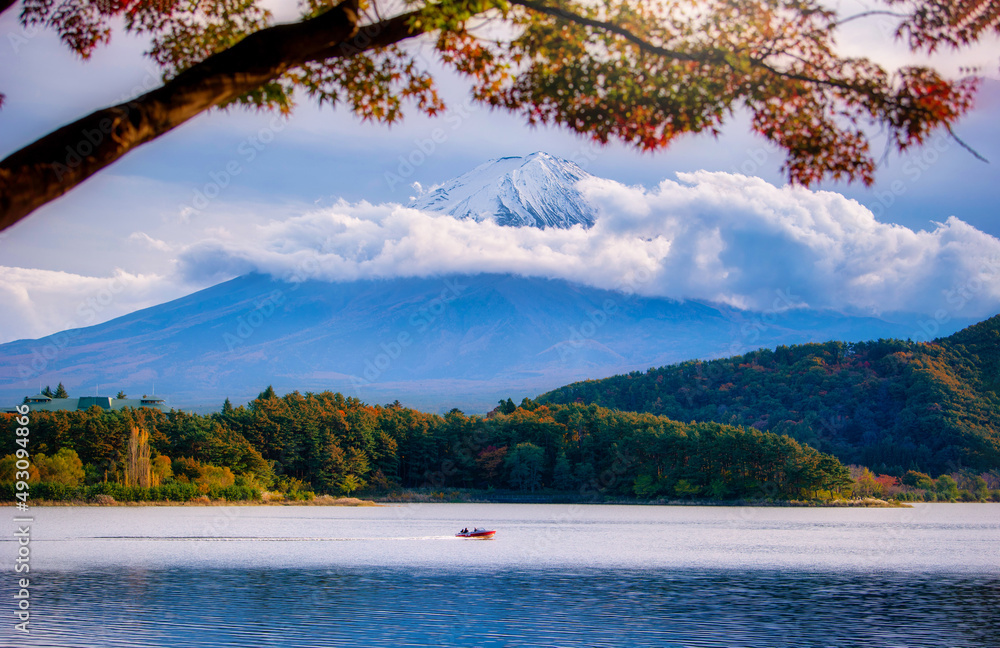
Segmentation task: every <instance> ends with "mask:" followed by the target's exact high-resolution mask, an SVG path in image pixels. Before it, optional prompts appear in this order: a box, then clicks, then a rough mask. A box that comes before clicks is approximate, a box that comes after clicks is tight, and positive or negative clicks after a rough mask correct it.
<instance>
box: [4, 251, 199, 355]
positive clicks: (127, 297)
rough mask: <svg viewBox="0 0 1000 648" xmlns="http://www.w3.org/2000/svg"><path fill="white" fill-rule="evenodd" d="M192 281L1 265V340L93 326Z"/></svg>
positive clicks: (178, 292)
mask: <svg viewBox="0 0 1000 648" xmlns="http://www.w3.org/2000/svg"><path fill="white" fill-rule="evenodd" d="M190 290H191V289H190V287H186V286H182V285H179V284H177V283H175V282H173V281H171V280H170V279H168V278H165V277H162V276H159V275H143V274H131V273H128V272H125V271H123V270H116V271H115V272H114V273H113V274H112V275H110V276H106V277H89V276H84V275H78V274H73V273H69V272H58V271H53V270H38V269H33V268H12V267H7V266H0V301H2V302H3V303H4V304H5V306H6V308H5V312H6V313H7V314H8V316H7V317H4V318H2V319H0V342H9V341H11V340H17V339H22V338H36V337H40V336H44V335H48V334H51V333H55V332H57V331H63V330H67V329H74V328H82V327H86V326H92V325H94V324H99V323H101V322H106V321H108V320H111V319H114V318H116V317H120V316H122V315H126V314H128V313H131V312H133V311H136V310H139V309H141V308H147V307H149V306H154V305H156V304H159V303H162V302H164V301H168V300H170V299H175V298H177V297H180V296H182V295H184V294H186V293H188V292H190Z"/></svg>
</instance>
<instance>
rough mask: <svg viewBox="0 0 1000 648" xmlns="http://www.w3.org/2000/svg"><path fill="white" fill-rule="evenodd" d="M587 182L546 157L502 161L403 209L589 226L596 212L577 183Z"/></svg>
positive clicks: (514, 222) (516, 223)
mask: <svg viewBox="0 0 1000 648" xmlns="http://www.w3.org/2000/svg"><path fill="white" fill-rule="evenodd" d="M592 177H593V176H591V175H590V174H589V173H587V172H586V171H584V170H583V169H581V168H580V167H579V166H577V165H576V164H574V163H572V162H570V161H568V160H563V159H560V158H557V157H553V156H551V155H549V154H548V153H542V152H536V153H532V154H531V155H528V156H525V157H504V158H499V159H496V160H490V161H489V162H486V163H484V164H481V165H479V166H478V167H476V168H475V169H473V170H472V171H469V172H468V173H465V174H462V175H460V176H458V177H457V178H452V179H451V180H448V181H447V182H443V183H441V184H438V185H434V186H433V187H430V188H428V189H427V190H425V191H422V192H421V194H420V195H419V196H417V197H416V198H415V199H414V200H413V201H412V202H411V203H410V204H409V206H410V207H412V208H414V209H420V210H424V211H434V212H442V213H446V214H451V215H452V216H454V217H456V218H472V219H475V220H477V221H483V220H492V221H494V222H496V223H497V224H499V225H508V226H512V227H525V226H527V227H538V228H542V229H544V228H546V227H559V228H563V229H568V228H570V227H572V226H573V225H577V224H581V225H583V226H584V227H590V226H591V225H593V224H594V219H595V217H596V215H597V210H596V209H595V208H594V206H593V205H592V204H591V203H590V202H589V201H587V199H586V198H584V196H583V194H581V193H580V191H579V190H578V189H577V184H578V183H579V182H580V181H581V180H585V179H587V178H592Z"/></svg>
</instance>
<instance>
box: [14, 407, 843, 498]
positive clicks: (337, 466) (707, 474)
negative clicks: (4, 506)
mask: <svg viewBox="0 0 1000 648" xmlns="http://www.w3.org/2000/svg"><path fill="white" fill-rule="evenodd" d="M0 423H2V424H3V429H4V430H5V431H6V434H4V435H3V445H2V447H0V456H2V455H10V454H11V453H13V452H14V450H15V446H14V430H15V427H16V424H15V422H14V420H13V417H12V416H7V417H5V419H4V420H3V421H2V422H0ZM31 443H32V447H33V458H34V464H35V466H36V471H37V472H38V473H39V474H37V475H36V476H34V479H35V480H36V481H38V482H44V483H46V484H51V483H60V484H62V486H61V487H59V489H61V490H59V489H57V490H59V492H61V493H63V494H64V495H71V494H73V493H75V494H76V495H77V496H87V495H91V496H92V495H94V494H102V493H103V494H112V495H113V494H114V493H116V492H117V493H118V497H116V499H119V498H125V499H173V498H174V497H177V498H180V499H184V498H190V497H196V496H199V495H209V496H212V497H226V496H227V495H226V494H225V493H227V492H228V494H229V496H230V497H232V498H235V496H237V495H248V494H249V493H250V492H251V491H252V492H254V493H258V495H257V496H259V493H260V492H262V491H267V490H270V491H280V492H283V493H285V494H286V495H287V496H289V497H309V496H311V495H310V493H329V494H352V493H355V492H358V491H365V492H388V491H393V490H398V489H412V488H431V489H447V488H475V489H513V490H519V491H526V492H532V491H539V490H543V489H544V490H557V491H567V492H569V491H572V492H576V493H580V494H588V493H589V494H593V495H595V496H603V495H608V496H617V497H640V498H664V499H677V498H688V499H693V498H712V499H732V500H735V499H760V498H772V499H812V498H829V497H834V496H837V495H840V496H848V495H850V494H851V493H852V484H853V480H852V479H851V477H850V475H849V472H848V469H847V468H846V467H845V466H844V465H843V464H841V463H840V461H838V460H837V459H836V458H835V457H833V456H831V455H829V454H824V453H821V452H818V451H817V450H815V449H813V448H811V447H809V446H807V445H803V444H801V443H799V442H797V441H795V440H794V439H792V438H791V437H789V436H787V435H778V434H774V433H771V432H766V431H761V430H757V429H754V428H740V427H734V426H730V425H725V424H720V423H714V422H695V423H689V424H685V423H680V422H678V421H674V420H671V419H669V418H667V417H664V416H658V415H654V414H649V413H636V412H623V411H615V410H611V409H607V408H604V407H600V406H597V405H580V404H568V405H556V404H552V405H543V404H539V403H537V402H534V401H531V400H529V399H524V400H523V401H522V402H521V403H520V405H515V404H514V403H513V402H512V401H511V400H510V399H507V400H506V401H502V402H501V404H500V406H499V407H497V408H496V409H495V410H493V411H492V412H490V413H489V414H487V415H486V416H475V415H473V416H469V415H466V414H464V413H462V412H461V411H459V410H452V411H450V412H448V413H447V414H445V415H436V414H428V413H424V412H420V411H417V410H414V409H410V408H405V407H402V406H401V405H400V404H399V403H398V402H397V403H392V404H388V405H368V404H365V403H363V402H361V401H359V400H357V399H355V398H350V397H345V396H343V395H342V394H335V393H330V392H323V393H306V394H300V393H299V392H293V393H290V394H286V395H284V396H278V395H277V394H276V393H275V392H274V390H273V389H271V388H270V387H268V388H267V389H266V390H265V391H264V392H262V393H261V394H260V395H259V396H258V397H257V398H256V399H254V400H253V401H252V402H250V403H249V404H248V405H246V406H241V407H235V408H234V407H233V406H232V405H231V404H230V403H229V401H228V400H227V401H226V403H225V404H224V406H223V408H222V410H221V411H220V412H218V413H214V414H209V415H197V414H189V413H185V412H181V411H176V410H174V411H171V412H162V411H159V410H154V409H139V410H132V409H124V410H120V411H108V410H102V409H100V408H97V407H93V408H91V409H90V410H88V411H57V412H34V413H32V414H31ZM57 457H58V458H59V460H58V461H57V462H55V463H53V462H54V461H55V458H57ZM8 459H9V457H8ZM5 462H8V460H7V459H4V460H0V482H4V481H8V480H9V479H10V477H9V475H8V474H7V473H8V472H10V470H8V468H9V467H7V466H6V463H5ZM47 488H48V487H47ZM53 488H54V487H53ZM74 489H76V490H74ZM87 489H90V490H87ZM115 489H118V490H117V491H116V490H115ZM143 489H145V490H143ZM226 489H230V490H229V491H226ZM239 489H244V490H239ZM241 498H243V497H241Z"/></svg>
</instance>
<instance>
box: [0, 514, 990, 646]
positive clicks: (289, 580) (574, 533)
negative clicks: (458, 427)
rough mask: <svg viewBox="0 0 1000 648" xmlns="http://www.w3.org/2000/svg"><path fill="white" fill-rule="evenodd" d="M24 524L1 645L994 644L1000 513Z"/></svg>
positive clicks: (71, 517)
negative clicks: (19, 614)
mask: <svg viewBox="0 0 1000 648" xmlns="http://www.w3.org/2000/svg"><path fill="white" fill-rule="evenodd" d="M6 515H7V520H8V526H9V528H10V529H11V531H13V528H14V523H13V522H12V521H11V519H12V518H13V516H14V512H13V510H11V509H8V510H7V513H6ZM32 515H33V516H34V518H35V519H34V522H33V523H32V529H31V530H32V540H31V574H30V577H31V584H32V589H31V602H32V605H31V613H32V616H31V629H32V632H31V634H30V636H24V635H19V634H17V633H15V632H14V631H13V624H14V623H15V621H14V619H13V613H12V612H11V613H8V614H4V615H3V616H4V618H5V619H6V621H4V625H3V627H2V628H0V645H11V646H31V647H35V646H38V647H43V646H44V647H59V648H64V647H65V648H77V647H92V646H93V647H104V646H107V647H118V646H121V647H135V646H157V647H158V646H171V647H172V646H178V647H181V646H281V647H290V646H316V647H319V646H443V645H450V644H457V645H462V646H753V647H756V646H760V647H767V648H773V647H780V646H824V647H826V646H829V647H835V648H844V647H847V646H900V647H906V648H915V647H922V646H934V647H940V646H949V647H980V646H981V647H984V648H985V647H988V648H996V647H997V646H1000V504H924V505H918V506H916V507H914V508H912V509H799V508H795V509H793V508H727V507H653V506H589V505H541V504H532V505H523V504H411V505H398V506H387V507H377V508H336V507H206V508H197V507H163V508H160V507H156V508H153V507H149V508H45V509H34V510H33V511H32ZM464 526H470V527H471V526H481V527H482V526H487V527H489V528H494V529H496V530H497V535H496V538H495V539H493V540H487V541H482V540H465V539H457V538H454V537H453V536H452V534H454V533H455V532H456V531H458V530H459V529H460V528H462V527H464ZM5 536H6V537H4V538H3V539H2V541H0V550H2V551H3V552H4V564H6V565H8V569H7V572H8V574H7V576H6V577H4V578H3V579H2V581H3V582H2V583H0V589H2V592H0V596H3V597H4V600H5V605H6V606H8V607H6V608H5V609H7V610H12V606H11V604H10V602H11V601H13V595H14V584H15V583H14V580H15V574H14V573H13V569H12V567H11V566H12V565H13V564H14V554H15V552H16V544H15V542H14V541H13V540H12V537H13V536H12V533H6V534H5Z"/></svg>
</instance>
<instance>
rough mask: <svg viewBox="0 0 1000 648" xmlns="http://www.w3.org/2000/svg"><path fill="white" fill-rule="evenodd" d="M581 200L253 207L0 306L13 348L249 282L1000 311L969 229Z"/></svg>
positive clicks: (748, 206)
mask: <svg viewBox="0 0 1000 648" xmlns="http://www.w3.org/2000/svg"><path fill="white" fill-rule="evenodd" d="M582 188H583V190H584V192H585V194H586V195H587V196H588V197H589V198H590V199H591V200H592V201H593V202H594V203H595V204H596V205H597V206H598V209H599V212H600V216H599V218H598V221H597V224H596V225H595V226H594V227H593V228H591V229H589V230H586V229H583V228H582V227H575V228H572V229H569V230H560V229H546V230H539V229H534V228H510V227H501V226H498V225H495V224H493V223H490V222H476V221H471V220H469V221H463V220H456V219H454V218H451V217H449V216H442V215H438V214H431V213H424V212H420V211H416V210H413V209H408V208H405V207H401V206H399V205H395V204H380V205H376V204H371V203H367V202H361V203H347V202H339V203H337V204H335V205H334V206H332V207H325V208H321V209H316V210H312V211H308V212H304V213H301V212H300V214H299V215H297V216H291V217H287V216H285V214H286V213H287V212H288V210H283V209H277V210H275V211H277V212H278V213H280V214H281V216H280V218H279V219H274V220H269V221H268V220H265V218H264V214H263V213H255V211H256V212H261V209H259V208H258V209H257V210H254V209H253V208H252V207H246V206H244V209H246V210H247V213H246V214H245V216H243V217H242V218H240V219H238V220H242V222H243V223H244V224H243V225H242V226H236V225H235V224H234V223H235V222H236V221H234V220H233V221H232V222H230V221H227V224H226V225H225V226H218V227H205V228H204V229H202V230H201V234H202V238H201V240H197V242H194V243H191V242H190V241H191V240H192V239H191V238H190V237H189V236H187V235H186V234H184V233H183V232H180V233H177V234H175V236H174V238H173V239H170V240H164V237H165V232H158V233H157V234H158V236H159V237H160V238H154V237H153V236H149V235H147V234H145V233H143V232H137V233H135V234H133V235H132V236H131V242H133V243H137V244H138V245H140V246H144V247H146V248H147V249H149V250H150V251H154V250H155V251H163V252H165V251H168V250H171V251H175V252H174V254H167V255H165V256H164V257H163V259H164V260H163V261H162V262H159V265H160V266H161V267H159V269H157V270H155V271H152V272H147V273H146V274H141V273H129V272H125V271H123V270H116V271H115V272H114V273H113V274H111V275H109V276H104V277H100V276H86V275H82V274H72V273H66V272H55V271H49V270H34V269H24V268H12V267H6V268H4V267H0V299H3V301H4V303H6V304H9V305H10V306H11V310H9V311H8V312H12V313H16V316H15V317H8V318H6V319H5V320H4V321H3V323H2V324H0V341H9V340H12V339H16V338H19V337H39V336H42V335H46V334H50V333H54V332H56V331H59V330H62V329H66V328H72V327H79V326H89V325H92V324H96V323H99V322H101V321H106V320H109V319H112V318H113V317H117V316H120V315H123V314H125V313H129V312H131V311H133V310H136V309H139V308H143V307H147V306H152V305H154V304H158V303H162V302H164V301H168V300H170V299H173V298H176V297H180V296H182V295H184V294H186V293H188V292H191V291H192V290H195V289H197V288H201V287H206V286H209V285H212V284H214V283H218V282H221V281H224V280H227V279H229V278H232V277H234V276H237V275H240V274H244V273H247V272H252V271H257V272H263V273H268V274H271V275H274V276H276V277H279V278H283V279H288V280H293V281H299V280H304V279H319V280H326V281H351V280H355V279H361V278H372V277H399V276H433V275H442V274H452V273H463V274H465V273H471V274H475V273H514V274H520V275H529V276H542V277H551V278H559V279H566V280H570V281H575V282H578V283H582V284H586V285H590V286H595V287H599V288H607V289H619V290H625V291H635V292H638V293H641V294H644V295H650V296H662V297H669V298H674V299H695V300H705V301H714V302H720V303H725V304H729V305H732V306H735V307H738V308H744V309H749V310H768V309H771V308H774V295H775V294H776V292H775V291H778V290H780V291H782V294H783V295H786V298H785V299H784V300H783V303H788V302H789V301H790V302H791V303H793V304H795V305H796V306H801V307H810V308H822V309H833V310H838V311H843V312H850V313H871V314H878V313H886V312H893V311H906V312H915V313H921V314H927V315H934V314H935V313H936V312H937V311H940V310H943V311H944V312H945V313H947V315H948V316H951V317H981V316H987V315H992V314H994V313H996V312H997V311H1000V240H998V239H996V238H994V237H992V236H990V235H988V234H985V233H983V232H981V231H979V230H977V229H975V228H974V227H972V226H970V225H968V224H966V223H964V222H963V221H961V220H959V219H958V218H954V217H951V218H948V219H947V220H946V221H945V222H943V223H936V224H935V227H934V228H933V229H932V230H931V231H924V230H919V231H915V230H911V229H908V228H906V227H903V226H900V225H895V224H886V223H880V222H879V221H878V220H877V219H876V218H875V217H874V216H873V215H872V213H871V212H870V211H868V210H867V209H866V208H865V207H863V206H861V205H860V204H858V203H857V202H855V201H853V200H849V199H847V198H844V197H843V196H841V195H840V194H837V193H833V192H825V191H809V190H806V189H802V188H797V187H776V186H774V185H771V184H768V183H767V182H765V181H764V180H761V179H759V178H749V177H745V176H741V175H736V174H729V173H710V172H705V171H701V172H696V173H685V174H678V179H677V180H676V181H671V180H665V181H663V182H662V183H660V185H659V186H657V187H656V188H654V189H644V188H642V187H628V186H625V185H622V184H619V183H617V182H613V181H610V180H599V179H595V180H593V181H590V182H588V183H587V184H585V185H584V186H583V187H582ZM272 213H273V212H272ZM171 258H173V259H175V260H174V261H169V259H171Z"/></svg>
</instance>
